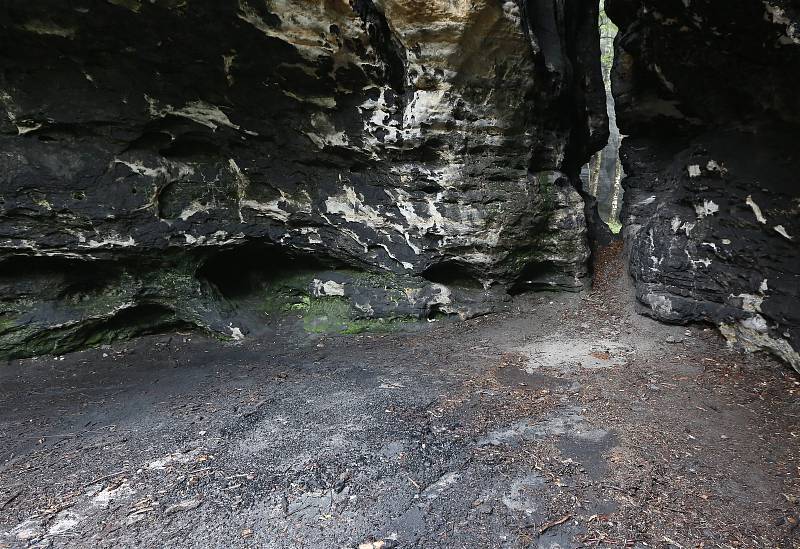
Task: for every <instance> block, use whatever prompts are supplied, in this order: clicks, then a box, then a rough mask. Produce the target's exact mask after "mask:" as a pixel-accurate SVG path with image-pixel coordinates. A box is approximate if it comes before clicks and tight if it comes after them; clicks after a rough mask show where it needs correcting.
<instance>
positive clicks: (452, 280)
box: [422, 261, 483, 288]
mask: <svg viewBox="0 0 800 549" xmlns="http://www.w3.org/2000/svg"><path fill="white" fill-rule="evenodd" d="M422 277H423V278H424V279H426V280H429V281H431V282H436V283H438V284H444V285H445V286H455V287H462V288H483V284H481V281H480V280H478V278H477V277H476V276H475V274H474V272H473V271H472V270H471V269H470V268H469V267H468V266H466V265H463V264H461V263H458V262H456V261H443V262H441V263H436V264H435V265H431V266H430V267H428V268H427V269H425V270H424V271H423V272H422Z"/></svg>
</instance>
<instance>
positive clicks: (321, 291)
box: [311, 278, 344, 297]
mask: <svg viewBox="0 0 800 549" xmlns="http://www.w3.org/2000/svg"><path fill="white" fill-rule="evenodd" d="M311 293H312V294H313V295H314V297H330V296H344V284H340V283H339V282H336V281H335V280H327V281H325V282H323V281H322V280H319V279H318V278H315V279H314V280H313V281H312V282H311Z"/></svg>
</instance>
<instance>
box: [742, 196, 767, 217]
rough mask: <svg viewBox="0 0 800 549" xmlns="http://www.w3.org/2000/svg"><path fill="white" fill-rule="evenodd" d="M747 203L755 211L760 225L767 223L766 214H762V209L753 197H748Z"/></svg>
mask: <svg viewBox="0 0 800 549" xmlns="http://www.w3.org/2000/svg"><path fill="white" fill-rule="evenodd" d="M745 203H746V204H747V205H748V206H750V208H751V209H752V210H753V213H754V214H755V216H756V219H757V220H758V222H759V223H766V222H767V218H766V217H764V214H763V213H762V212H761V208H760V207H759V206H758V204H756V203H755V202H754V201H753V197H752V195H747V200H745Z"/></svg>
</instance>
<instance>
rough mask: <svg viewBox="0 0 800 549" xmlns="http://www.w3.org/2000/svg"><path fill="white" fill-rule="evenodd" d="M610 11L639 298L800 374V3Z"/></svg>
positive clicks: (612, 7) (619, 5) (693, 1)
mask: <svg viewBox="0 0 800 549" xmlns="http://www.w3.org/2000/svg"><path fill="white" fill-rule="evenodd" d="M606 8H607V11H608V13H609V15H610V16H611V17H612V18H613V19H614V20H615V22H616V23H617V24H618V25H619V26H620V34H619V36H618V38H617V43H616V54H617V56H616V60H615V69H614V81H613V84H614V89H613V93H614V97H615V99H616V105H617V121H618V123H619V125H620V127H621V129H622V132H623V133H625V134H627V135H629V136H630V137H628V138H626V139H625V140H624V143H623V151H622V160H623V163H624V166H625V172H626V173H627V174H629V177H628V178H627V179H626V180H625V181H624V186H625V207H624V211H623V217H624V219H623V222H624V224H625V229H624V231H625V237H626V241H627V247H628V249H629V251H630V258H631V262H630V268H631V274H632V275H633V277H634V279H635V281H636V288H637V297H638V299H639V301H640V302H641V303H642V304H643V305H644V307H645V308H646V311H647V312H648V313H649V314H651V315H652V316H654V317H656V318H658V319H661V320H665V321H668V322H690V321H710V322H713V323H716V324H718V325H719V326H720V327H721V329H722V331H723V333H724V334H725V335H726V337H728V338H729V340H730V341H731V342H732V343H735V344H738V345H741V346H743V347H745V348H747V349H751V350H752V349H767V350H770V351H772V352H773V353H775V354H776V355H778V356H780V357H782V358H783V359H785V360H786V361H788V362H789V363H791V364H792V365H793V366H794V367H795V368H796V369H798V370H800V355H798V350H800V183H799V182H798V178H797V168H798V166H799V165H800V145H798V141H797V136H798V135H800V95H798V94H797V85H798V75H800V4H798V2H795V1H786V0H784V1H781V0H770V1H760V0H759V1H756V0H748V1H742V2H735V3H720V2H710V1H698V0H684V2H682V3H681V2H669V1H666V0H643V1H639V0H636V1H632V0H613V1H612V0H608V1H607V2H606Z"/></svg>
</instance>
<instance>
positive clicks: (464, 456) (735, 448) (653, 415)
mask: <svg viewBox="0 0 800 549" xmlns="http://www.w3.org/2000/svg"><path fill="white" fill-rule="evenodd" d="M600 265H601V266H600V269H599V274H598V278H597V283H596V286H595V289H594V290H593V291H592V292H591V293H588V294H584V295H556V294H552V295H551V294H538V295H534V296H529V297H525V298H519V299H517V300H515V302H514V303H513V304H512V305H511V307H510V310H509V311H508V312H506V313H503V314H497V315H492V316H487V317H483V318H479V319H475V320H472V321H468V322H437V323H432V324H430V325H429V326H428V327H427V328H426V329H423V330H421V331H417V332H414V333H405V334H391V335H381V336H377V335H372V336H370V335H361V336H335V337H334V336H311V335H307V334H305V333H303V332H302V330H301V329H300V328H299V327H298V325H297V323H292V322H287V323H285V324H284V325H282V326H279V327H277V328H276V330H275V331H274V333H272V332H271V333H267V334H265V335H263V336H260V337H258V338H254V339H250V340H248V341H246V342H245V343H243V344H241V345H238V346H231V345H226V344H223V343H219V342H216V341H213V340H208V339H206V338H204V337H201V336H198V335H196V334H173V335H171V336H158V337H150V338H146V339H142V340H139V341H136V342H132V343H129V344H127V345H120V346H116V347H113V348H108V349H97V350H91V351H86V352H82V353H75V354H72V355H69V356H66V357H60V358H40V359H37V360H25V361H16V362H13V363H11V364H8V365H7V366H6V367H3V368H0V547H29V546H35V547H203V548H205V547H226V548H227V547H276V548H277V547H281V548H283V547H320V548H327V547H331V548H337V547H359V546H361V547H369V548H378V547H384V548H389V547H425V548H431V547H464V548H476V547H549V548H555V547H597V546H600V547H675V548H678V547H684V548H689V547H800V528H798V527H797V525H798V520H800V504H799V500H800V468H799V467H800V462H799V461H798V459H800V377H799V376H797V375H796V374H795V373H793V371H791V370H790V369H789V368H787V367H785V366H782V365H781V364H778V363H776V362H774V361H773V360H771V359H770V358H767V357H764V356H745V355H740V354H737V353H734V352H731V351H729V350H727V349H726V348H725V345H724V343H723V342H722V341H721V339H720V337H719V336H718V335H717V334H716V332H715V331H714V330H710V329H705V328H703V327H689V328H687V327H674V326H673V327H670V326H664V325H660V324H657V323H655V322H653V321H651V320H649V319H647V318H644V317H641V316H638V315H637V314H636V313H635V312H634V310H633V304H632V302H631V298H630V291H629V289H628V288H627V280H626V278H625V276H624V275H623V273H622V266H621V262H620V260H619V258H618V257H617V256H616V255H615V253H613V252H607V253H606V255H605V257H604V259H603V260H602V261H601V262H600Z"/></svg>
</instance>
